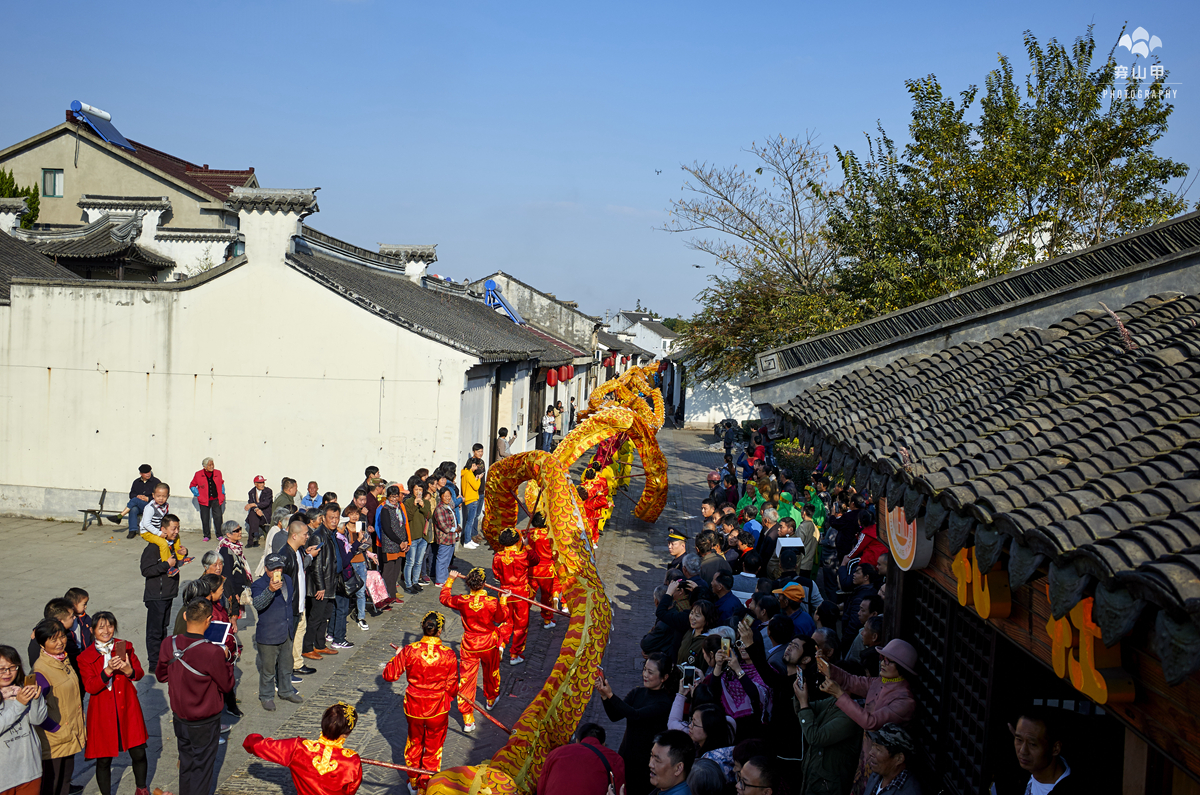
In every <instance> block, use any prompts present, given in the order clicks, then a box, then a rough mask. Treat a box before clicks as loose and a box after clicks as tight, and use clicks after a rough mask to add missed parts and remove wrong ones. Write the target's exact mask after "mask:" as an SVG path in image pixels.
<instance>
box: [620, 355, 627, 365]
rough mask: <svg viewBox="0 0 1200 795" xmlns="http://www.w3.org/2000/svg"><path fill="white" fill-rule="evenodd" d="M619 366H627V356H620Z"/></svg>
mask: <svg viewBox="0 0 1200 795" xmlns="http://www.w3.org/2000/svg"><path fill="white" fill-rule="evenodd" d="M621 364H629V357H628V356H622V357H621Z"/></svg>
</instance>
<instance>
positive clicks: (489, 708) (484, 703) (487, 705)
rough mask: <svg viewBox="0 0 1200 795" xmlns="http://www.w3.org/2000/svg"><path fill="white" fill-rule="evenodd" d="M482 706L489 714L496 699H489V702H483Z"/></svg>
mask: <svg viewBox="0 0 1200 795" xmlns="http://www.w3.org/2000/svg"><path fill="white" fill-rule="evenodd" d="M483 706H485V707H486V708H487V711H488V712H491V711H492V707H494V706H496V699H494V698H493V699H491V700H489V701H485V702H483Z"/></svg>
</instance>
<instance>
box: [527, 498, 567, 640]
mask: <svg viewBox="0 0 1200 795" xmlns="http://www.w3.org/2000/svg"><path fill="white" fill-rule="evenodd" d="M529 543H530V545H531V546H532V547H533V550H534V551H535V552H536V553H537V558H538V559H537V563H536V564H534V567H533V573H532V581H531V584H532V585H533V598H534V599H535V600H536V601H538V602H541V603H542V604H543V605H550V606H557V605H556V602H558V600H559V596H560V594H561V593H562V590H561V589H560V588H559V587H558V583H557V582H556V581H555V576H554V542H553V541H551V540H550V531H549V529H547V528H546V516H545V514H543V513H542V512H541V511H537V512H535V513H534V514H533V517H532V518H531V519H530V521H529ZM554 626H555V623H554V614H553V613H551V612H550V611H549V610H547V609H546V608H545V607H543V608H542V628H543V629H550V628H551V627H554Z"/></svg>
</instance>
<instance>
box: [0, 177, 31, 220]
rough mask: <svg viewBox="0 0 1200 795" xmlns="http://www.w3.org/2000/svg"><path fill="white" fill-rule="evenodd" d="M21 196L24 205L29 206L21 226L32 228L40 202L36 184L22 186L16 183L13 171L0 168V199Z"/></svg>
mask: <svg viewBox="0 0 1200 795" xmlns="http://www.w3.org/2000/svg"><path fill="white" fill-rule="evenodd" d="M21 196H24V197H25V206H26V207H28V208H29V212H27V213H26V214H25V217H24V218H22V219H21V228H22V229H32V228H33V225H34V223H35V222H36V221H37V217H38V205H39V203H40V194H39V193H38V187H37V185H32V186H30V187H28V188H22V187H20V186H18V185H17V180H16V178H15V177H14V176H13V172H11V171H5V170H4V169H2V168H0V199H11V198H20V197H21Z"/></svg>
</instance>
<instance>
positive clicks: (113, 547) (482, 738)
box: [0, 429, 721, 795]
mask: <svg viewBox="0 0 1200 795" xmlns="http://www.w3.org/2000/svg"><path fill="white" fill-rule="evenodd" d="M658 438H659V444H660V445H661V446H662V449H663V452H664V453H665V454H666V456H667V461H668V464H669V477H670V482H671V486H670V491H669V493H668V498H667V506H666V509H665V510H664V512H663V515H662V517H661V518H660V519H659V520H658V522H657V523H656V524H655V525H648V524H646V523H645V522H642V521H640V520H638V519H636V518H634V517H633V516H632V515H631V511H632V509H633V506H634V504H635V502H636V500H637V498H638V496H639V494H640V491H641V489H640V481H639V479H637V478H635V479H634V480H633V481H632V483H631V487H630V495H629V497H628V498H627V497H625V496H620V495H618V496H617V497H616V509H615V510H614V512H613V517H612V519H611V520H610V521H609V525H608V528H607V529H606V531H605V534H604V536H603V537H602V538H601V540H600V545H599V548H598V550H597V564H598V567H599V571H600V575H601V577H602V579H603V581H604V583H605V587H606V589H607V591H608V595H609V598H610V599H611V601H612V604H613V614H614V620H613V632H612V636H611V638H610V641H609V645H608V649H607V650H606V655H605V671H606V673H607V675H608V678H609V681H610V682H611V683H612V686H613V689H614V690H615V691H616V692H617V693H618V694H619V695H624V694H625V693H627V692H628V691H629V690H631V689H633V688H634V687H637V686H639V685H640V684H641V669H642V664H643V660H642V654H641V649H640V647H639V645H638V644H639V641H640V640H641V637H642V635H643V634H644V633H645V632H647V631H648V630H649V629H650V628H651V626H652V625H653V616H654V605H653V604H652V602H651V592H652V590H653V588H654V587H655V586H656V585H658V584H660V583H661V582H662V575H661V572H662V567H663V565H664V563H665V559H666V528H667V527H668V526H673V527H676V528H680V529H684V530H686V531H687V532H688V534H689V535H691V536H693V537H694V536H695V534H696V532H697V531H698V530H699V529H700V521H699V507H700V500H702V499H703V498H704V497H705V496H706V494H707V487H706V485H705V476H706V475H707V473H708V472H709V471H710V470H712V469H714V468H716V467H717V466H718V465H719V463H720V459H721V450H720V448H719V447H718V448H717V451H716V452H713V451H710V450H709V449H708V446H709V445H710V444H711V443H712V438H711V435H710V434H707V433H702V432H699V431H685V430H672V429H664V430H662V431H661V432H660V433H659V437H658ZM107 530H108V527H107V526H106V527H105V528H103V530H101V531H99V532H98V531H97V529H96V528H95V526H93V528H92V529H91V530H89V531H88V532H87V533H81V532H80V531H79V525H78V524H77V523H75V524H63V523H55V522H44V521H37V520H23V519H0V542H7V543H5V544H4V547H5V549H7V550H8V551H9V552H8V553H7V554H6V556H5V560H4V563H3V564H2V567H0V573H2V574H3V576H2V577H0V602H2V603H3V604H4V605H5V608H6V609H5V610H4V611H0V642H5V643H9V644H10V645H15V646H17V648H18V649H19V650H20V651H21V652H22V655H23V654H24V650H25V646H26V645H27V644H28V640H27V638H28V636H29V630H30V628H31V627H32V626H33V625H34V624H35V623H36V622H37V620H38V619H39V618H40V617H41V615H40V608H41V607H42V605H44V604H45V602H46V600H48V599H50V598H52V597H54V596H58V595H60V594H61V593H62V592H63V591H65V590H66V588H68V587H70V586H73V585H78V586H81V587H84V588H86V589H87V590H88V591H89V592H90V593H91V595H92V600H91V606H90V608H89V612H93V613H94V612H95V611H96V610H101V609H108V610H112V611H113V612H114V613H115V614H116V615H117V617H118V620H120V621H122V626H121V632H120V633H119V636H120V637H123V638H127V639H129V640H130V641H132V642H133V643H134V646H135V648H136V649H137V650H138V652H139V653H142V652H143V649H144V646H145V643H144V626H145V608H144V607H143V606H142V604H141V593H142V581H141V578H140V577H139V576H138V575H137V556H138V555H140V554H141V550H142V545H143V542H142V541H140V540H138V539H135V540H132V541H126V540H125V539H124V535H123V533H121V534H120V535H115V536H114V535H110V534H109V533H107V532H104V531H107ZM184 543H185V544H186V545H188V546H189V548H190V551H191V554H194V555H196V557H197V558H199V555H200V554H202V552H203V550H204V549H207V548H211V547H213V546H214V544H207V545H205V544H203V543H202V542H201V541H200V539H199V534H198V533H185V539H184ZM250 552H261V550H250ZM257 557H258V556H257V555H254V556H253V557H252V558H251V563H257ZM51 561H53V564H54V568H53V570H54V571H56V572H64V574H61V575H58V576H55V577H47V576H46V575H47V572H48V571H50V567H49V565H48V564H49V563H50V562H51ZM490 563H491V553H490V552H489V550H488V549H487V548H486V547H481V548H479V549H477V550H461V549H460V550H459V556H458V564H457V565H458V568H459V569H460V570H461V571H464V572H465V571H466V570H467V569H468V568H469V567H470V566H476V565H478V566H484V567H485V568H490ZM192 565H196V564H192ZM188 574H190V572H188V573H185V578H187V576H188ZM192 576H195V575H194V574H193V575H192ZM462 587H463V586H462V585H459V586H458V588H459V589H461V588H462ZM435 608H437V609H441V608H440V606H439V605H438V602H437V593H436V591H435V589H433V588H432V587H428V586H427V587H426V588H425V591H424V593H422V594H420V595H418V596H415V597H409V598H407V599H406V601H405V603H404V604H403V605H401V606H398V607H396V608H395V609H393V610H392V611H390V612H388V613H385V614H384V615H383V616H380V617H379V618H376V619H373V620H371V622H370V623H371V625H372V626H371V630H370V631H369V632H362V631H360V630H359V629H358V628H357V627H355V626H353V625H351V626H350V627H349V629H348V630H347V638H348V639H350V640H352V641H353V642H354V643H356V644H358V645H357V646H356V647H355V648H354V649H351V650H347V651H343V652H342V653H341V654H339V655H337V656H335V657H329V658H327V659H325V660H322V661H321V662H320V663H317V664H316V665H317V667H318V668H319V671H318V673H317V674H314V675H312V676H309V677H305V681H304V683H303V684H301V685H300V686H299V687H300V691H301V693H302V695H303V696H304V698H305V703H303V704H299V705H292V704H288V703H287V702H283V701H277V702H276V703H277V704H278V706H279V710H278V711H277V712H274V713H267V712H264V711H262V710H261V709H260V708H259V705H258V704H257V703H256V702H257V699H256V697H255V696H256V692H257V690H256V688H257V673H256V670H255V668H254V649H253V644H252V643H250V642H249V641H250V638H251V637H252V632H253V628H252V626H251V627H248V628H245V629H243V631H242V633H241V636H242V639H243V642H244V643H245V644H246V651H245V655H244V656H243V659H242V661H241V663H240V665H239V667H240V669H241V671H242V672H243V675H244V681H243V683H242V685H241V686H240V687H239V692H240V693H242V694H243V695H242V704H241V706H242V709H243V711H244V712H245V717H244V718H242V719H241V720H238V721H231V722H233V723H234V724H235V725H234V728H233V731H232V733H231V734H230V739H229V744H228V745H223V746H222V747H221V751H220V754H219V756H218V759H217V761H218V765H219V766H220V771H219V775H218V786H217V792H218V793H229V794H230V795H232V794H233V793H263V794H264V795H268V794H269V795H274V794H275V793H280V792H289V793H290V792H291V791H292V786H291V784H290V777H289V776H288V774H287V771H286V770H284V769H283V768H280V767H278V766H275V765H270V764H267V763H264V762H262V761H261V760H257V759H255V758H253V757H250V756H248V755H247V754H246V753H245V752H244V751H242V749H241V741H242V739H243V738H244V737H245V736H246V735H247V734H249V733H252V732H257V733H260V734H264V735H267V736H273V737H294V736H305V737H314V736H316V735H317V734H318V733H319V731H320V718H321V713H322V712H323V711H324V710H325V708H326V707H328V706H329V705H330V704H332V703H335V702H337V701H339V700H341V701H346V702H347V703H351V704H354V705H355V706H356V707H357V709H358V711H359V724H358V726H357V727H356V729H355V731H354V733H353V734H352V735H351V737H350V740H349V742H348V743H347V744H348V745H349V746H350V747H352V748H354V749H355V750H356V751H358V752H359V753H360V754H361V755H362V756H363V757H366V758H373V759H379V760H382V761H385V762H394V763H399V764H402V763H403V749H404V741H405V736H406V733H407V732H406V724H405V720H404V714H403V711H402V707H401V696H402V693H403V684H402V683H395V684H394V685H393V684H389V683H387V682H384V681H383V678H382V675H381V673H382V669H383V666H384V665H385V664H386V663H387V661H388V660H389V659H390V658H391V656H392V655H393V654H394V651H393V650H392V648H391V646H390V645H389V643H395V644H396V645H401V646H402V645H403V644H405V643H410V642H413V641H415V640H416V639H417V636H418V631H417V622H418V620H419V617H420V616H421V615H423V614H424V613H425V612H426V611H428V610H431V609H435ZM447 618H448V619H450V620H448V621H447V626H446V631H445V633H444V637H445V638H446V640H447V641H449V642H451V643H452V645H454V646H455V647H456V646H457V641H458V640H459V638H460V637H461V633H462V628H461V623H460V622H459V621H458V620H456V619H454V618H452V617H450V616H448V617H447ZM565 628H566V621H565V619H564V620H562V621H560V622H559V623H558V626H557V627H555V628H554V629H549V630H545V629H542V626H541V621H540V620H539V618H538V615H537V612H536V609H535V610H534V613H533V615H532V617H531V621H530V633H529V642H528V645H527V648H526V654H525V657H526V662H525V663H524V664H523V665H519V666H509V665H508V662H507V659H506V660H505V661H504V662H503V663H502V665H501V677H502V685H501V696H500V699H499V701H498V703H497V706H496V708H495V710H494V712H493V713H492V714H493V715H494V716H495V717H496V718H497V719H498V720H499V721H501V722H502V723H504V724H505V725H507V726H512V725H513V724H514V723H515V722H516V720H517V718H518V717H519V716H520V714H521V712H522V711H523V710H524V708H525V707H526V706H527V705H528V704H529V702H530V701H532V699H533V697H534V695H535V694H536V693H537V691H538V690H539V689H540V688H541V687H542V685H543V684H544V683H545V680H546V677H547V676H548V674H549V672H550V670H551V669H552V668H553V665H554V662H555V659H556V658H557V655H558V652H559V649H560V647H561V644H562V639H563V635H564V633H565ZM150 679H151V677H149V676H148V677H147V679H146V681H144V682H143V683H142V685H141V686H140V687H139V693H140V694H141V699H142V707H143V710H144V711H145V713H146V718H147V724H148V728H149V729H150V734H151V738H150V743H149V747H148V751H149V756H150V759H151V767H150V772H151V778H150V786H151V788H153V787H155V786H158V787H163V788H164V789H170V790H174V789H175V786H176V783H177V779H176V775H175V762H176V754H175V742H174V737H173V733H172V730H171V721H170V711H169V709H168V707H167V704H166V687H165V685H160V684H157V683H152V682H151V681H149V680H150ZM479 698H480V700H482V690H480V691H479ZM584 720H594V721H596V722H598V723H600V724H601V725H603V726H605V727H606V729H607V731H608V735H609V738H608V745H609V746H610V747H612V748H615V747H617V746H618V745H619V744H620V741H621V737H622V736H623V734H624V725H623V724H621V723H618V724H610V723H609V722H608V720H607V718H606V717H605V715H604V710H603V707H602V706H601V705H600V701H599V698H595V697H594V698H593V699H592V701H591V702H590V704H589V706H588V708H587V710H586V712H585V715H584ZM477 723H478V726H479V728H478V730H477V731H476V732H474V734H466V733H464V732H463V731H462V719H461V717H460V716H459V714H458V711H457V710H454V711H452V712H451V719H450V732H449V735H448V737H447V741H446V747H445V752H444V756H443V765H444V766H446V767H452V766H456V765H463V764H476V763H478V762H481V761H483V760H485V759H487V758H489V757H490V756H491V755H492V754H494V753H495V752H496V750H497V749H499V748H500V747H501V746H502V745H503V744H504V742H505V741H506V739H507V735H505V734H504V733H503V732H502V731H501V730H500V729H498V728H497V727H495V726H494V725H492V724H491V723H489V722H487V720H486V719H483V718H477ZM77 765H78V766H77V768H76V770H77V772H76V777H75V781H76V782H77V783H85V781H86V784H87V789H86V790H85V795H90V793H95V792H96V791H97V789H96V785H95V780H94V777H93V776H92V770H91V766H90V765H86V766H85V765H83V764H82V754H81V755H80V756H79V757H78V759H77ZM113 770H114V778H117V776H120V783H119V786H117V787H116V788H115V789H116V792H117V793H118V795H131V793H132V792H133V788H134V787H133V777H132V775H131V774H130V772H129V770H128V757H123V758H118V761H117V762H116V763H114V766H113ZM400 783H401V778H400V776H399V774H398V773H396V772H395V771H391V770H387V769H385V768H379V767H368V769H367V771H366V774H365V776H364V783H363V788H362V790H361V791H362V792H364V793H365V795H376V794H377V793H384V792H393V793H394V792H403V789H402V788H401V787H400Z"/></svg>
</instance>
